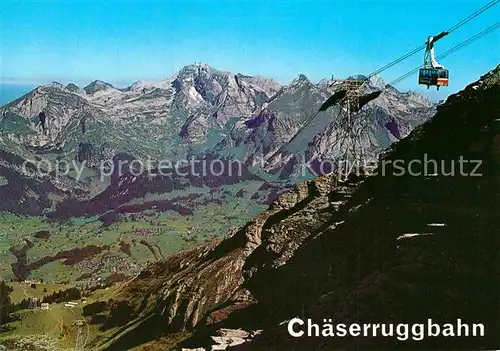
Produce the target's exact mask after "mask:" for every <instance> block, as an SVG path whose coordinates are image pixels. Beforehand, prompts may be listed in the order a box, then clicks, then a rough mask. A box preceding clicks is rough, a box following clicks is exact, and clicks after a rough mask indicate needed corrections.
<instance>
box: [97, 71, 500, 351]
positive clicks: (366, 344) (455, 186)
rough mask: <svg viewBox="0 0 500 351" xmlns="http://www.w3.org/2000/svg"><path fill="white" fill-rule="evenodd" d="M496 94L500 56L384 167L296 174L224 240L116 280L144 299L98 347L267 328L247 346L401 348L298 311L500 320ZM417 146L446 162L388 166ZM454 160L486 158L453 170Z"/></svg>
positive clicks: (386, 318) (378, 318)
mask: <svg viewBox="0 0 500 351" xmlns="http://www.w3.org/2000/svg"><path fill="white" fill-rule="evenodd" d="M499 94H500V67H497V68H496V69H495V70H494V71H492V72H490V73H489V74H487V75H485V76H484V77H482V78H481V80H480V81H478V82H476V83H474V84H471V85H470V86H468V87H467V88H466V89H464V90H463V91H462V92H460V93H458V94H456V95H453V96H451V97H450V98H449V99H448V100H447V101H446V103H445V104H443V105H442V106H440V107H439V109H438V112H437V113H436V115H435V116H434V118H433V119H432V120H430V121H429V122H427V123H425V124H424V125H422V126H420V127H418V128H417V129H416V130H415V131H413V132H412V133H411V134H410V135H409V136H408V137H407V138H405V139H404V140H402V141H400V142H398V143H396V144H394V146H393V147H392V148H391V149H390V150H389V151H388V152H387V153H386V154H385V156H384V160H385V161H386V168H385V172H382V168H381V167H382V165H380V166H379V169H378V174H377V175H375V176H370V177H367V178H356V179H354V178H353V179H351V180H350V181H348V182H346V183H340V184H339V183H336V181H335V179H334V178H331V177H328V176H325V177H321V178H318V179H316V180H313V181H309V182H306V183H302V184H300V185H299V186H298V187H297V189H296V190H293V191H291V192H289V193H286V194H282V195H281V196H280V197H279V198H278V200H277V201H276V202H275V203H274V204H273V205H272V206H270V208H269V209H268V211H266V212H265V213H263V214H261V215H260V216H258V217H257V218H255V219H254V220H252V221H251V222H249V223H248V224H247V225H246V226H244V227H242V228H240V229H237V230H235V231H234V232H232V233H229V237H228V238H227V239H225V240H223V241H221V242H213V243H209V244H207V245H205V246H202V247H199V248H197V249H195V250H191V251H185V252H180V253H178V254H176V255H174V256H172V257H171V258H169V259H167V260H166V261H165V262H163V263H161V264H155V265H152V266H151V267H150V268H149V269H148V270H146V271H145V272H143V273H142V274H141V275H140V276H139V277H137V278H136V279H134V280H133V281H131V282H130V283H129V284H128V285H127V286H126V287H124V288H123V290H122V292H121V296H120V298H123V299H128V300H129V301H132V303H133V305H134V306H141V307H140V308H138V307H137V308H136V309H135V315H134V316H133V322H130V323H129V324H126V326H125V327H124V328H123V329H122V331H121V333H119V334H117V335H116V338H114V339H113V340H111V341H110V342H109V343H108V344H107V346H109V347H110V349H124V348H128V347H132V346H137V345H140V344H142V343H145V342H148V341H151V340H154V339H156V338H159V337H161V336H163V337H165V336H166V338H168V335H169V333H173V332H176V331H181V330H189V331H190V332H191V335H192V336H191V338H190V339H189V340H188V341H186V342H185V343H184V344H183V345H184V346H185V347H191V348H195V347H201V346H202V347H205V348H207V349H210V347H211V346H210V345H211V342H213V341H212V339H211V338H210V336H213V335H216V331H217V330H218V329H220V328H231V329H238V328H243V329H245V330H257V329H263V332H262V333H261V334H260V335H258V336H256V337H255V338H254V339H253V340H252V342H250V343H247V344H245V345H244V346H245V349H248V348H250V349H252V348H253V349H256V350H262V349H269V350H276V349H286V350H303V349H316V348H324V349H360V348H362V349H380V348H382V347H383V348H389V349H392V348H395V347H396V346H398V347H401V344H398V345H397V340H396V339H387V338H386V339H380V338H365V339H363V338H358V339H350V338H292V337H291V336H289V335H288V333H287V329H286V323H284V324H283V323H282V322H284V321H287V320H289V319H290V318H292V317H295V316H301V317H304V318H312V319H313V320H316V321H318V323H322V320H323V318H331V319H332V320H333V323H346V324H348V323H353V322H358V323H365V322H376V323H391V322H392V323H401V322H420V321H425V320H426V319H427V318H432V319H433V320H434V321H436V322H438V323H446V322H449V320H456V319H457V318H461V319H462V320H464V321H469V322H470V323H472V322H478V321H480V322H481V323H484V324H485V326H486V330H487V331H488V330H489V331H492V330H498V327H499V326H500V324H499V318H498V316H499V313H498V312H499V311H498V298H499V297H500V296H499V291H498V279H497V277H498V274H499V273H498V263H499V262H498V249H499V244H500V242H499V238H498V228H499V227H500V216H499V215H498V213H497V211H496V210H495V209H496V208H498V205H500V195H499V194H500V192H499V191H498V190H499V189H500V187H499V186H500V183H499V179H500V143H499V140H500V139H499V138H500V127H499V121H498V110H499V107H500V105H499V101H500V100H499V96H500V95H499ZM425 157H427V158H425ZM426 159H427V160H429V159H434V160H438V164H439V163H443V164H444V165H445V166H444V168H441V166H439V168H438V169H436V170H429V169H426V167H425V166H424V165H423V164H422V163H421V164H420V166H414V167H413V169H412V172H413V173H412V174H408V171H407V173H406V174H405V175H401V174H400V170H399V169H398V168H397V167H395V166H394V162H396V161H397V160H401V162H402V163H403V164H405V165H408V164H409V162H411V161H413V160H421V161H422V162H423V161H424V160H426ZM460 160H470V161H472V160H478V161H481V164H480V166H479V167H478V168H477V164H478V163H477V162H468V163H466V164H463V165H462V168H461V169H460V170H459V169H458V167H459V166H458V164H459V162H460ZM389 161H391V162H389ZM453 164H454V165H455V167H456V168H455V172H456V173H455V175H453V176H452V175H449V172H450V169H451V167H453V166H452V165H453ZM479 173H480V174H481V176H475V175H477V174H479ZM415 174H417V175H415ZM495 339H496V335H495V333H494V332H490V333H488V332H487V333H486V338H482V339H474V338H469V339H454V338H450V339H441V338H431V339H424V340H423V341H419V342H418V344H415V343H412V342H409V343H405V344H403V347H407V348H412V347H413V348H415V347H418V348H427V349H428V348H455V349H456V348H464V347H466V348H494V347H495V341H496V340H495ZM236 349H237V348H236Z"/></svg>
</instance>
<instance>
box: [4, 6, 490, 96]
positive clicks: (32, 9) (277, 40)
mask: <svg viewBox="0 0 500 351" xmlns="http://www.w3.org/2000/svg"><path fill="white" fill-rule="evenodd" d="M488 1H489V0H462V1H460V0H458V1H457V0H432V1H430V0H419V1H414V0H398V1H396V0H392V1H391V0H371V1H368V0H367V1H362V0H360V1H355V0H350V1H341V0H339V1H333V0H331V1H294V0H287V1H285V0H269V1H259V0H257V1H236V0H234V1H215V0H214V1H208V0H207V1H187V0H172V1H156V2H132V1H129V2H118V1H107V2H104V1H85V2H78V1H36V2H31V1H23V2H20V1H15V2H13V1H2V5H1V6H2V8H3V16H2V37H1V41H2V57H1V62H0V66H1V69H2V74H1V76H2V82H3V83H4V84H5V83H9V84H21V85H26V84H29V85H31V84H41V83H46V82H50V81H54V80H55V81H61V82H70V81H73V82H76V83H77V84H80V85H85V84H87V83H88V82H90V81H91V80H94V79H101V80H105V81H108V82H110V83H112V84H116V85H118V86H125V85H128V84H130V83H132V82H134V81H137V80H153V81H154V80H160V79H164V78H165V77H168V76H170V75H172V74H173V73H174V72H175V71H177V70H179V69H180V68H182V67H183V66H185V65H187V64H189V63H193V62H204V63H208V64H210V65H211V66H213V67H215V68H217V69H221V70H228V71H232V72H241V73H244V74H260V75H264V76H267V77H272V78H275V79H277V80H278V81H279V82H281V83H288V82H290V81H291V80H292V79H293V78H294V77H296V76H297V75H298V74H299V73H303V74H305V75H307V76H308V77H309V78H310V79H311V80H313V81H317V80H319V79H321V78H324V77H330V76H331V75H332V74H333V75H335V76H337V77H345V76H348V75H351V74H366V73H369V72H371V71H373V70H375V69H377V68H379V67H380V66H383V65H384V64H386V63H388V62H389V61H392V60H393V59H395V58H397V57H399V56H401V55H402V54H404V53H406V52H408V51H409V50H411V49H413V48H415V47H416V46H418V45H420V44H423V43H424V41H425V39H426V37H427V36H428V35H430V34H436V33H438V32H440V31H441V30H445V29H448V28H449V27H451V26H453V25H454V24H455V23H457V22H458V21H459V20H461V19H463V18H464V17H466V16H467V15H469V14H470V13H472V12H473V11H475V10H477V9H478V8H480V7H481V6H483V5H484V4H486V3H487V2H488ZM498 18H500V5H497V6H495V7H494V8H492V9H490V10H488V11H487V12H485V13H484V14H483V15H481V16H480V17H478V18H476V19H474V20H473V21H471V22H469V23H468V24H467V25H465V26H464V27H462V28H460V29H458V30H457V31H456V32H454V33H453V34H452V35H450V36H449V37H447V38H445V39H443V40H442V41H441V42H439V44H438V45H437V48H436V50H437V54H439V52H443V51H445V50H447V49H449V48H451V47H452V46H454V45H456V44H458V43H460V42H461V41H462V40H464V39H466V38H468V37H470V36H472V35H474V34H475V33H477V32H479V31H481V30H483V29H485V28H487V27H488V26H489V25H491V24H494V23H495V22H497V21H498ZM499 32H500V31H496V32H495V33H493V34H490V35H489V36H487V37H485V38H483V39H481V40H480V41H478V42H476V43H474V44H472V45H471V46H469V47H467V48H465V49H464V50H462V51H459V52H458V53H456V54H455V55H452V56H450V57H449V58H447V59H445V61H443V62H441V63H442V64H444V66H445V67H446V68H448V69H450V75H451V77H450V79H451V86H450V87H449V88H448V89H447V90H445V89H443V90H445V91H442V92H440V94H439V95H435V96H439V97H441V96H445V95H446V94H448V93H450V92H455V91H457V90H460V89H461V88H463V87H464V86H465V85H466V84H467V83H469V82H471V81H473V80H475V79H476V78H477V77H478V76H479V75H481V74H482V73H484V72H486V71H488V70H489V69H491V68H493V67H494V66H495V65H496V64H498V62H499V61H500V37H499V35H500V34H499ZM422 61H423V52H422V54H417V55H415V56H414V57H412V58H411V59H409V60H407V61H405V62H404V63H402V64H400V65H398V66H396V67H394V68H392V69H390V70H389V71H387V72H384V73H383V77H384V78H385V79H386V80H388V81H390V80H391V79H394V78H397V77H398V76H400V75H401V74H403V73H406V72H407V71H408V70H410V69H412V68H414V67H416V66H418V65H419V64H420V63H421V62H422ZM397 87H398V88H399V89H402V90H407V89H415V90H418V86H417V85H416V77H413V78H409V79H407V80H405V81H403V82H402V83H400V84H399V85H398V86H397Z"/></svg>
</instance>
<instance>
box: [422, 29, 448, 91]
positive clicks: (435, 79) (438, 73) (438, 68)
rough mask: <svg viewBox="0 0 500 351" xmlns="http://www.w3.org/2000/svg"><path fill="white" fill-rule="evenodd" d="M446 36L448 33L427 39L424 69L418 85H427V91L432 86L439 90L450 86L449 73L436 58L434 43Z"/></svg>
mask: <svg viewBox="0 0 500 351" xmlns="http://www.w3.org/2000/svg"><path fill="white" fill-rule="evenodd" d="M446 35H448V32H442V33H440V34H438V35H436V36H435V37H432V36H430V37H429V38H428V39H427V44H426V48H425V56H424V68H421V69H420V70H419V72H418V84H423V85H427V89H429V87H430V86H435V87H437V89H438V90H439V87H441V86H446V87H447V86H448V79H449V72H448V70H447V69H445V68H444V67H443V66H442V65H440V64H439V63H438V62H437V61H436V59H435V58H434V43H435V42H437V41H438V40H439V39H441V38H442V37H444V36H446Z"/></svg>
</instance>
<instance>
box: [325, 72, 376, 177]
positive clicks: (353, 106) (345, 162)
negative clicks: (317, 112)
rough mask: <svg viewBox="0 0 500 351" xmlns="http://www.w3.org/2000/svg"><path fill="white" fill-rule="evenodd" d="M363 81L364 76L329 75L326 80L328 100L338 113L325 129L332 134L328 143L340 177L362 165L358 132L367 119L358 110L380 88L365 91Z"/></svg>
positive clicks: (360, 135)
mask: <svg viewBox="0 0 500 351" xmlns="http://www.w3.org/2000/svg"><path fill="white" fill-rule="evenodd" d="M365 83H367V80H366V79H365V78H364V79H343V80H338V79H333V77H332V82H331V83H330V84H329V88H330V89H332V90H333V91H334V95H333V96H332V97H331V98H330V99H329V100H330V101H329V103H331V104H336V105H338V106H339V112H338V115H337V117H336V119H335V120H334V123H332V124H331V125H330V127H329V129H330V131H329V132H330V133H332V132H334V133H335V135H336V138H335V139H334V141H333V142H332V143H331V145H329V147H330V149H331V150H335V151H336V152H335V155H336V156H335V158H334V160H333V161H334V163H335V164H336V165H337V167H338V168H337V175H338V177H339V178H340V179H341V180H345V179H346V178H347V177H348V176H349V174H351V173H353V172H354V173H356V172H357V171H359V170H363V169H364V168H365V159H364V157H365V153H364V149H363V143H362V134H363V131H364V130H365V129H366V127H367V126H368V123H367V121H366V118H367V116H366V115H363V114H360V113H359V111H360V110H361V108H362V107H363V106H364V105H365V104H366V103H368V102H369V101H371V100H373V99H375V98H376V97H377V96H378V95H380V92H375V93H372V94H367V89H366V86H365ZM327 103H328V101H327Z"/></svg>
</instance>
